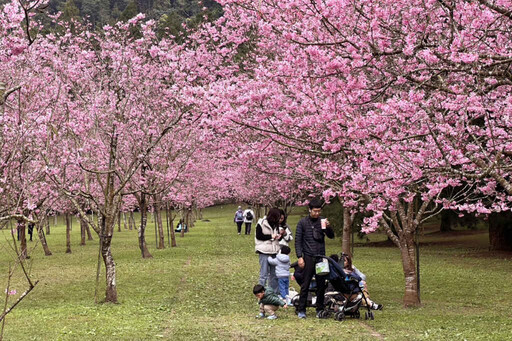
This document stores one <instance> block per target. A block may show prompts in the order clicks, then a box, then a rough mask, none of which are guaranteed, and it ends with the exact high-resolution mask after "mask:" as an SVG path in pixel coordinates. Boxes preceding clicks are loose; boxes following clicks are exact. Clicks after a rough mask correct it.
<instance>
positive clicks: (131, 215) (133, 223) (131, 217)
mask: <svg viewBox="0 0 512 341" xmlns="http://www.w3.org/2000/svg"><path fill="white" fill-rule="evenodd" d="M128 226H129V228H130V230H133V229H134V228H135V218H134V217H133V212H131V211H130V218H129V220H128Z"/></svg>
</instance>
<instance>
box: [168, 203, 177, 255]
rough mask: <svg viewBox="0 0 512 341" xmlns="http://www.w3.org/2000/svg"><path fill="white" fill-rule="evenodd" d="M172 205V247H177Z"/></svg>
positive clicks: (170, 221) (170, 215) (170, 219)
mask: <svg viewBox="0 0 512 341" xmlns="http://www.w3.org/2000/svg"><path fill="white" fill-rule="evenodd" d="M172 211H173V210H172V207H171V213H170V214H169V225H170V228H171V247H176V246H177V244H176V233H174V216H173V215H172Z"/></svg>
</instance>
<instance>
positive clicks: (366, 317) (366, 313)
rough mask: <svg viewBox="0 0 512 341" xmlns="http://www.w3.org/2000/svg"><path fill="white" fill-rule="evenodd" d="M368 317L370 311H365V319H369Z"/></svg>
mask: <svg viewBox="0 0 512 341" xmlns="http://www.w3.org/2000/svg"><path fill="white" fill-rule="evenodd" d="M368 318H369V316H368V312H367V311H365V312H364V319H365V320H368Z"/></svg>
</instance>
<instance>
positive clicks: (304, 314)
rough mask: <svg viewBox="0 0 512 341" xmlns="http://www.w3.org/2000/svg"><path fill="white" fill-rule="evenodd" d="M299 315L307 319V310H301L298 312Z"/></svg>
mask: <svg viewBox="0 0 512 341" xmlns="http://www.w3.org/2000/svg"><path fill="white" fill-rule="evenodd" d="M297 317H298V318H300V319H305V318H306V312H304V311H299V313H298V314H297Z"/></svg>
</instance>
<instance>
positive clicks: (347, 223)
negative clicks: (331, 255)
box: [341, 207, 355, 257]
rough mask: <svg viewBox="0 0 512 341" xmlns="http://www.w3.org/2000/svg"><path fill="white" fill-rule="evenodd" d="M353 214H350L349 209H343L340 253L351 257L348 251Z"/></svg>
mask: <svg viewBox="0 0 512 341" xmlns="http://www.w3.org/2000/svg"><path fill="white" fill-rule="evenodd" d="M354 216H355V215H354V214H350V209H348V208H346V207H343V236H342V240H341V251H342V252H343V253H345V254H347V255H350V257H352V252H351V249H350V237H351V235H352V223H353V222H354Z"/></svg>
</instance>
